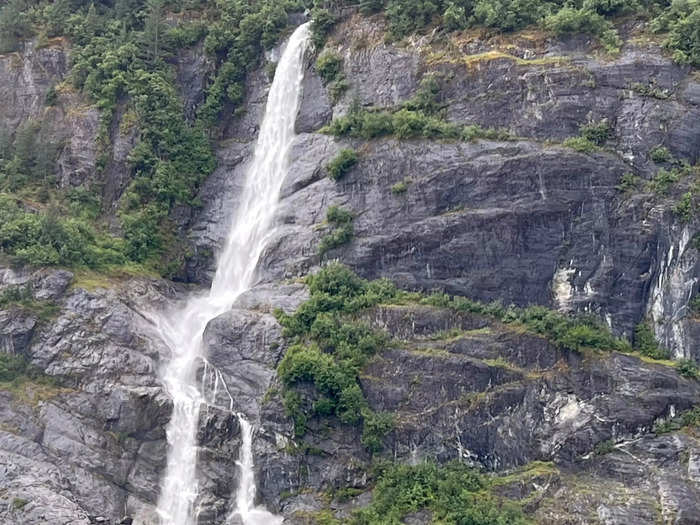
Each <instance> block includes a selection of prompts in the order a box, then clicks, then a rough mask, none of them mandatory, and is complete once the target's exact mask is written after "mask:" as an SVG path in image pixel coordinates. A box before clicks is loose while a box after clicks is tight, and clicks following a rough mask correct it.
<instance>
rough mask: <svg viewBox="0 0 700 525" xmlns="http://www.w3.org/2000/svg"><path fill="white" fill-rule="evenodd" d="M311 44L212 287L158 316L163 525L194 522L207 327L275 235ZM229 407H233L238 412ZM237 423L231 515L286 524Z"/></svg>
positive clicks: (272, 104) (290, 59) (290, 76)
mask: <svg viewBox="0 0 700 525" xmlns="http://www.w3.org/2000/svg"><path fill="white" fill-rule="evenodd" d="M308 42H309V28H308V24H304V25H302V26H300V27H299V28H297V30H296V31H295V32H294V33H293V34H292V36H291V37H290V39H289V41H288V43H287V46H286V48H285V50H284V53H283V54H282V57H281V58H280V61H279V63H278V66H277V71H276V73H275V78H274V81H273V82H272V87H271V88H270V93H269V95H268V99H267V107H266V110H265V116H264V118H263V122H262V125H261V127H260V133H259V135H258V141H257V144H256V147H255V155H254V159H253V163H252V165H251V166H250V168H249V169H248V173H247V176H246V182H245V186H244V189H243V193H242V196H241V200H240V204H239V207H238V210H237V212H236V214H235V215H234V220H233V223H232V225H231V229H230V232H229V236H228V238H227V241H226V245H225V247H224V250H223V252H222V253H221V255H220V257H219V261H218V265H217V270H216V275H215V277H214V280H213V282H212V286H211V290H210V291H209V293H208V294H207V295H203V296H199V297H193V298H191V299H190V300H189V301H188V302H187V304H186V305H185V306H184V307H183V308H182V309H180V310H178V311H176V312H174V313H169V314H166V313H157V314H154V315H153V319H154V324H155V327H156V330H157V332H158V335H159V336H160V337H161V338H162V339H163V341H164V342H165V344H166V345H167V346H168V348H169V349H170V351H171V352H172V356H171V359H170V362H169V363H168V365H167V367H166V368H165V371H164V374H163V381H164V383H165V386H166V388H167V390H168V392H169V394H170V395H171V397H172V400H173V414H172V418H171V420H170V423H169V424H168V428H167V438H168V445H169V449H168V462H167V467H166V471H165V475H164V478H163V481H162V483H161V494H160V498H159V500H158V508H157V512H158V515H159V517H160V520H161V523H162V524H163V525H193V524H194V523H195V522H196V518H195V517H194V505H195V501H196V499H197V495H198V492H199V489H198V486H197V473H196V469H197V442H196V434H197V426H198V422H199V412H200V407H201V406H202V404H203V403H205V402H206V400H207V399H209V398H210V396H207V395H206V392H204V390H203V388H202V386H201V385H200V383H199V381H198V380H197V377H196V375H197V374H196V373H197V369H198V368H199V367H200V365H201V364H202V363H203V362H204V358H205V355H204V353H205V349H204V348H203V344H202V335H203V334H204V330H205V328H206V326H207V323H208V322H209V321H210V320H211V319H213V318H215V317H217V316H219V315H221V314H222V313H224V312H226V311H227V310H229V309H230V308H231V306H232V305H233V303H234V301H235V300H236V298H237V297H238V296H239V295H240V294H241V293H242V292H244V291H245V290H247V289H248V288H250V286H251V285H252V284H253V277H254V274H255V268H256V265H257V263H258V260H259V258H260V255H261V254H262V251H263V250H264V248H265V246H266V244H267V242H268V240H269V239H270V237H271V236H272V234H273V233H274V229H273V228H272V219H273V216H274V213H275V209H276V206H277V202H278V200H279V193H280V190H281V187H282V182H283V180H284V177H285V175H286V171H287V162H288V154H289V150H290V148H291V145H292V141H293V139H294V121H295V118H296V114H297V109H298V105H299V95H300V91H301V81H302V77H303V67H302V66H303V57H304V52H305V51H306V47H307V45H308ZM218 379H219V378H218V377H216V381H217V382H218ZM225 408H226V409H230V410H233V407H225ZM239 421H240V424H241V434H242V437H243V444H242V446H241V447H242V448H241V453H240V460H239V467H240V470H241V481H240V483H239V488H238V495H237V498H236V509H234V510H233V512H232V514H231V517H232V518H233V516H239V517H240V519H241V520H242V521H243V523H244V524H245V525H262V524H265V525H273V524H275V523H281V521H282V520H281V519H280V518H278V517H276V516H274V515H272V514H270V513H268V512H267V511H265V510H264V509H261V508H255V507H254V499H255V479H254V474H253V453H252V435H253V429H252V426H251V425H250V423H248V422H247V421H246V420H245V418H244V417H243V416H242V415H239Z"/></svg>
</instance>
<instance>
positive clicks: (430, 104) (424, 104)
mask: <svg viewBox="0 0 700 525" xmlns="http://www.w3.org/2000/svg"><path fill="white" fill-rule="evenodd" d="M439 97H440V83H439V82H438V76H437V74H435V73H429V74H427V75H425V76H424V77H423V78H422V79H421V81H420V84H419V86H418V89H417V90H416V93H415V95H413V96H412V97H411V98H410V99H409V100H407V101H406V102H404V103H403V105H402V108H404V109H408V110H411V111H422V112H424V113H426V114H429V115H430V114H433V113H435V112H437V111H438V110H439V109H440V104H439Z"/></svg>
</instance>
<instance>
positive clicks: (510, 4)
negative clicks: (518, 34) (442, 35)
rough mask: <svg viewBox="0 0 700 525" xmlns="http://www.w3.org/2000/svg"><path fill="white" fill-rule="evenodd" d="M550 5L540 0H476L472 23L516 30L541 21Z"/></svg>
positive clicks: (504, 29) (505, 29)
mask: <svg viewBox="0 0 700 525" xmlns="http://www.w3.org/2000/svg"><path fill="white" fill-rule="evenodd" d="M548 7H549V6H548V5H547V4H546V3H544V2H541V1H540V0H476V2H475V3H474V14H473V16H472V18H471V23H472V25H483V26H486V27H494V28H496V29H500V30H502V31H515V30H517V29H522V28H523V27H525V26H527V25H530V24H533V23H535V22H537V21H539V20H540V19H541V18H542V17H543V16H544V15H545V14H546V13H547V9H548Z"/></svg>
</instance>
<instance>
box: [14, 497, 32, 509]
mask: <svg viewBox="0 0 700 525" xmlns="http://www.w3.org/2000/svg"><path fill="white" fill-rule="evenodd" d="M27 505H29V500H26V499H24V498H14V499H13V500H12V508H13V509H15V510H22V509H23V508H24V507H26V506H27Z"/></svg>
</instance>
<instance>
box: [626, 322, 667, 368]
mask: <svg viewBox="0 0 700 525" xmlns="http://www.w3.org/2000/svg"><path fill="white" fill-rule="evenodd" d="M634 347H635V349H636V350H637V351H638V352H639V353H640V354H642V355H645V356H648V357H651V358H653V359H668V358H669V357H670V353H669V351H668V350H666V349H665V348H662V347H660V346H659V343H658V342H657V341H656V336H655V335H654V331H653V330H652V329H651V327H650V326H649V324H648V323H646V322H641V323H639V324H638V325H637V327H636V328H635V329H634Z"/></svg>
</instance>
